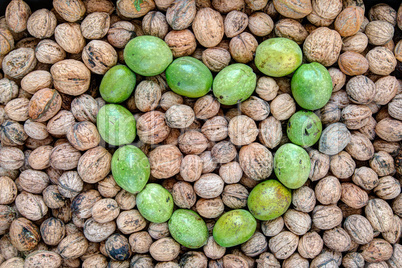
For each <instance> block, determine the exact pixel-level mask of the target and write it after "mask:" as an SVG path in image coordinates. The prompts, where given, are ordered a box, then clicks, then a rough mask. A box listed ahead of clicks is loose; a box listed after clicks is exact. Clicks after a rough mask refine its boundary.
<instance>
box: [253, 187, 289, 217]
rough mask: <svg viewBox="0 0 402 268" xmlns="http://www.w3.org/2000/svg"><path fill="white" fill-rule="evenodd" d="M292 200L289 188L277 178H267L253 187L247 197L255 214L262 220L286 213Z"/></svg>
mask: <svg viewBox="0 0 402 268" xmlns="http://www.w3.org/2000/svg"><path fill="white" fill-rule="evenodd" d="M291 202H292V194H291V192H290V190H289V189H287V188H286V187H285V186H283V185H282V184H281V183H280V182H279V181H277V180H267V181H263V182H261V183H259V184H258V185H257V186H255V187H254V188H253V190H252V191H251V193H250V194H249V196H248V199H247V206H248V209H249V210H250V212H251V214H253V216H254V217H255V218H256V219H258V220H261V221H268V220H273V219H275V218H278V217H279V216H281V215H282V214H283V213H285V212H286V211H287V210H288V208H289V206H290V203H291Z"/></svg>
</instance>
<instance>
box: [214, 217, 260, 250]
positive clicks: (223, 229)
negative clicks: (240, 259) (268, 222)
mask: <svg viewBox="0 0 402 268" xmlns="http://www.w3.org/2000/svg"><path fill="white" fill-rule="evenodd" d="M256 228H257V221H256V220H255V219H254V217H253V215H251V214H250V212H248V211H247V210H244V209H235V210H231V211H229V212H226V213H225V214H223V215H222V216H221V217H220V218H219V219H218V221H217V222H216V223H215V226H214V229H213V236H214V239H215V241H216V243H218V244H219V245H220V246H222V247H234V246H237V245H240V244H243V243H244V242H246V241H247V240H249V239H250V238H251V236H252V235H253V234H254V232H255V230H256Z"/></svg>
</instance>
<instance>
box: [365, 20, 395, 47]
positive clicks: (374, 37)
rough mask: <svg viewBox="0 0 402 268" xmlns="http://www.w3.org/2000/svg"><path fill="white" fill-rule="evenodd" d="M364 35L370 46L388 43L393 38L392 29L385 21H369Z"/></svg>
mask: <svg viewBox="0 0 402 268" xmlns="http://www.w3.org/2000/svg"><path fill="white" fill-rule="evenodd" d="M364 33H365V34H366V35H367V37H368V41H369V43H370V44H372V45H376V46H380V45H384V44H386V43H388V42H389V41H390V40H391V39H392V37H393V36H394V27H393V25H392V24H391V23H389V22H387V21H381V20H376V21H371V22H369V23H368V24H367V26H366V28H365V31H364Z"/></svg>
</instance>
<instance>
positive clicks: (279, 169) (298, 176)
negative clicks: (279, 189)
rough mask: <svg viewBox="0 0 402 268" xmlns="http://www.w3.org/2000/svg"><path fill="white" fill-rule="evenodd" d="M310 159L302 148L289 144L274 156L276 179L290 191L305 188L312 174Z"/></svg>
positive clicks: (283, 146) (280, 148)
mask: <svg viewBox="0 0 402 268" xmlns="http://www.w3.org/2000/svg"><path fill="white" fill-rule="evenodd" d="M310 168H311V163H310V157H309V155H308V153H307V152H306V150H304V149H303V148H302V147H300V146H298V145H295V144H292V143H287V144H284V145H282V146H281V147H279V149H278V150H277V151H276V153H275V156H274V171H275V175H276V177H277V178H278V179H279V181H280V182H282V184H283V185H285V186H286V187H287V188H290V189H297V188H300V187H301V186H303V184H304V183H305V182H306V181H307V179H308V176H309V174H310Z"/></svg>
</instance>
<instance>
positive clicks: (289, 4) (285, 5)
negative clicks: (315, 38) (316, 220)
mask: <svg viewBox="0 0 402 268" xmlns="http://www.w3.org/2000/svg"><path fill="white" fill-rule="evenodd" d="M273 4H274V6H275V9H276V10H277V11H278V12H279V13H280V14H281V15H283V16H285V17H288V18H292V19H301V18H304V17H305V16H307V15H308V14H310V13H311V11H312V10H313V7H312V5H311V2H310V1H306V0H302V1H299V2H294V1H280V0H274V1H273ZM289 256H290V255H289Z"/></svg>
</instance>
